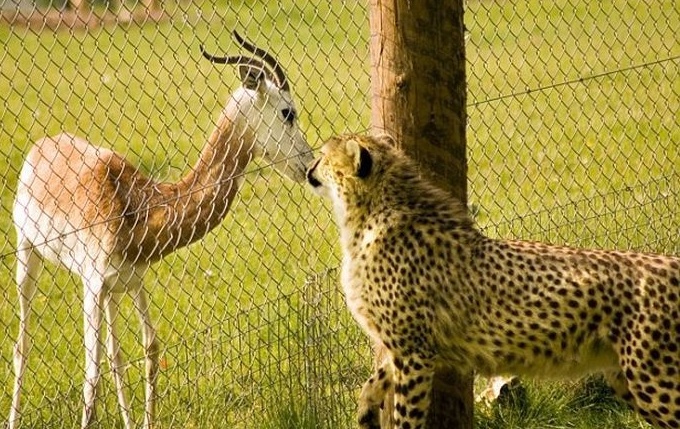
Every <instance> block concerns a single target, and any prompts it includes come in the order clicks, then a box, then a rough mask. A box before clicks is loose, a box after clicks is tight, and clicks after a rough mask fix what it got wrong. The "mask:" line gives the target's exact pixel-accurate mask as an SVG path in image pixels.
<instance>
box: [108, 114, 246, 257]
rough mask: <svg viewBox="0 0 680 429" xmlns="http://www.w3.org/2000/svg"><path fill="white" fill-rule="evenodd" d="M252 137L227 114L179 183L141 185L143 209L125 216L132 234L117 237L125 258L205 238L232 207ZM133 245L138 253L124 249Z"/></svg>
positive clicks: (153, 254) (161, 252)
mask: <svg viewBox="0 0 680 429" xmlns="http://www.w3.org/2000/svg"><path fill="white" fill-rule="evenodd" d="M253 140H254V136H253V135H252V132H251V131H250V130H249V129H248V128H247V127H246V126H245V125H243V124H240V123H238V122H237V121H234V120H233V119H232V118H230V117H229V116H228V115H227V114H226V112H225V113H223V114H222V117H221V118H220V120H219V122H218V124H217V126H216V128H215V130H214V131H213V132H212V134H211V135H210V137H209V139H208V142H207V144H206V145H205V147H204V148H203V150H202V152H201V155H200V157H199V159H198V161H197V163H196V165H195V166H194V168H193V169H192V170H191V171H190V172H189V173H188V174H187V175H186V176H185V177H183V178H182V179H181V180H180V181H179V182H177V183H151V182H149V183H148V186H145V187H143V192H142V193H143V195H140V196H139V197H141V198H143V200H144V201H142V202H141V204H140V205H133V207H134V206H137V207H140V209H139V210H137V211H136V213H133V214H132V216H126V217H125V218H126V219H125V222H126V223H128V222H129V224H128V225H129V226H130V227H131V229H132V231H131V232H132V236H131V237H128V238H123V239H121V240H119V242H118V243H117V245H118V248H119V250H121V251H122V252H127V255H126V256H127V259H130V257H134V258H135V260H137V261H141V260H145V261H149V262H151V261H155V260H158V259H160V258H162V257H163V256H165V255H167V254H169V253H172V252H173V251H175V250H177V249H179V248H182V247H184V246H187V245H188V244H190V243H193V242H194V241H197V240H199V239H201V238H203V237H204V236H205V235H206V234H207V233H208V232H209V231H210V230H212V229H213V228H214V227H216V226H217V225H218V224H219V223H220V222H221V221H222V220H223V219H224V217H225V216H226V214H227V212H228V211H229V208H230V207H231V203H232V202H233V200H234V198H235V196H236V193H237V192H238V189H239V186H240V184H241V182H242V180H243V172H244V170H245V168H246V166H247V165H248V163H249V162H250V160H251V159H252V157H253V150H254V148H253ZM144 207H146V210H145V209H144ZM130 223H131V224H130ZM128 239H129V240H130V241H129V242H128V243H126V242H125V241H126V240H128ZM132 243H135V244H136V245H137V246H136V247H137V249H134V250H136V252H135V251H134V250H133V249H132V248H130V249H127V251H126V249H125V247H126V245H127V246H129V247H133V246H134V245H133V246H130V245H131V244H132Z"/></svg>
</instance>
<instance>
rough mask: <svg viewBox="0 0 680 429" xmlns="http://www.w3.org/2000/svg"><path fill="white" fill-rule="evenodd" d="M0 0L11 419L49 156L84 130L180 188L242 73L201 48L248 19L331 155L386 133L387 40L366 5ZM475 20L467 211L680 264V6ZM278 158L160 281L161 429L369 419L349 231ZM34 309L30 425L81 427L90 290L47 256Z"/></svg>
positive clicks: (584, 5) (485, 6)
mask: <svg viewBox="0 0 680 429" xmlns="http://www.w3.org/2000/svg"><path fill="white" fill-rule="evenodd" d="M0 6H1V8H2V16H3V20H2V22H1V23H0V39H1V40H2V42H3V46H4V47H5V48H4V49H3V50H2V52H0V60H1V62H0V64H1V67H2V69H1V72H0V93H1V94H2V107H1V110H0V111H1V114H0V116H1V118H0V120H1V123H2V127H1V128H0V150H1V151H2V157H1V159H3V161H2V163H1V164H0V175H2V177H4V179H5V180H4V181H3V184H2V185H1V186H2V188H1V189H2V193H1V198H2V206H1V209H0V228H2V232H3V233H4V234H3V235H4V236H5V237H8V239H7V240H6V242H5V243H4V244H3V245H2V247H0V255H1V257H2V259H1V263H0V276H1V278H2V279H4V282H3V283H2V284H3V285H4V286H3V287H4V290H5V293H3V295H2V297H0V321H1V322H0V323H1V324H2V327H3V334H2V336H1V337H0V351H1V355H0V360H1V361H2V362H3V365H0V382H2V383H4V385H5V386H7V387H6V389H5V394H3V395H2V396H1V397H0V410H1V411H2V413H5V414H6V415H9V409H10V407H11V401H12V397H11V393H10V392H11V386H12V384H13V382H14V373H13V370H12V365H13V348H14V343H15V341H16V335H17V332H18V330H19V321H18V317H17V312H18V296H17V292H16V287H15V281H14V275H15V274H14V271H15V266H16V259H17V258H16V256H17V253H16V250H17V248H16V243H15V238H16V234H15V233H14V228H13V226H12V225H13V224H12V216H11V212H12V205H13V201H14V198H15V194H16V189H17V181H18V176H19V170H20V168H21V165H22V163H23V160H24V158H25V156H26V154H27V153H28V151H29V148H30V147H31V145H32V143H33V142H35V141H36V140H38V139H40V138H42V137H43V136H49V135H55V134H57V133H59V132H61V131H68V132H72V133H74V134H76V135H78V136H81V137H83V138H85V139H87V140H88V141H90V142H92V143H93V144H95V145H98V146H101V147H103V148H108V149H113V150H115V151H117V152H118V153H120V154H122V156H124V157H125V158H126V159H127V160H128V161H129V162H130V163H131V164H132V165H134V166H138V168H139V170H140V171H141V172H143V173H145V174H146V175H149V176H150V177H153V178H154V179H156V180H157V181H160V182H176V181H179V180H180V179H181V178H182V177H184V176H185V175H186V174H187V172H188V171H189V170H190V169H191V167H192V166H194V165H196V164H197V162H198V159H199V154H200V153H201V149H202V148H203V147H204V145H205V144H206V142H208V140H209V136H210V133H211V132H212V130H213V128H215V127H216V126H217V125H218V124H219V120H220V119H219V118H220V112H221V110H222V109H223V107H224V105H225V103H226V101H227V99H228V98H229V96H230V94H232V93H234V91H235V90H236V89H237V88H238V87H239V85H240V84H241V82H240V80H239V74H238V70H237V68H236V67H234V66H231V65H215V64H211V63H210V62H208V61H206V60H205V59H203V58H202V56H201V54H200V50H199V45H201V44H202V45H204V46H205V48H206V50H207V51H208V52H211V53H215V54H217V55H222V54H230V55H233V54H239V53H242V54H243V53H247V51H244V49H243V48H242V47H240V46H239V45H238V43H236V42H235V41H234V40H233V38H232V36H231V32H232V30H238V31H239V32H240V33H241V34H242V35H244V36H246V37H247V38H248V39H249V40H252V41H253V42H254V43H255V44H256V45H258V46H260V47H263V48H265V49H267V50H268V51H269V52H271V53H272V54H273V55H274V56H275V57H276V58H277V59H278V60H279V62H280V64H281V65H282V66H283V68H284V69H285V70H286V72H287V75H288V78H289V81H290V84H291V88H292V93H293V97H294V100H295V102H296V104H297V107H298V110H299V117H300V121H301V127H302V128H303V130H304V131H305V134H306V137H307V140H308V142H310V145H311V146H312V147H313V148H317V147H318V145H319V142H320V141H321V140H322V139H323V138H326V137H328V136H330V135H332V134H335V133H340V132H345V131H348V130H351V131H357V130H365V129H368V128H369V123H368V122H369V118H370V114H369V113H370V112H369V110H370V100H369V80H368V79H369V78H368V76H369V64H370V61H369V58H368V39H369V37H370V34H369V32H368V18H367V14H368V5H367V4H365V3H364V2H355V1H342V2H341V1H331V2H323V1H318V0H315V1H311V2H294V1H283V2H279V3H276V4H274V3H271V2H255V1H229V2H209V1H205V2H180V3H174V2H162V3H156V2H145V3H143V4H142V3H139V4H133V3H123V4H119V3H113V2H111V3H105V2H96V3H94V4H91V5H88V4H85V3H84V2H78V1H76V2H74V3H71V4H66V3H63V2H60V3H49V2H41V1H40V0H39V1H38V3H33V2H32V1H30V0H4V1H2V0H0ZM465 22H466V26H467V29H468V32H469V39H468V44H467V49H466V50H467V57H468V62H469V64H468V85H469V93H468V100H469V106H468V115H469V129H468V164H469V167H470V174H469V182H470V202H471V208H472V209H473V211H474V213H475V215H476V217H477V220H478V221H479V223H480V225H481V226H482V227H483V228H484V229H485V231H486V232H487V233H488V234H490V235H494V236H504V237H521V238H530V239H542V240H549V241H553V242H562V243H571V244H576V245H582V246H597V247H621V248H636V249H643V250H653V251H658V252H664V253H676V254H677V253H679V252H678V250H679V248H678V240H677V236H678V230H680V228H679V225H680V215H678V211H677V208H678V206H679V204H678V202H679V201H678V199H679V198H678V189H680V186H678V185H679V184H680V181H679V177H678V176H679V173H678V168H677V165H680V159H679V155H678V144H679V142H680V128H679V127H678V122H679V120H678V111H680V106H679V97H678V94H679V93H680V79H679V78H678V61H679V59H678V58H679V57H680V46H679V43H678V39H677V35H676V31H675V29H677V28H678V26H679V24H680V12H679V11H678V9H677V7H676V5H675V4H674V3H673V2H672V1H659V2H657V3H655V5H654V7H649V6H648V5H647V4H646V3H644V2H633V1H631V2H622V1H621V2H619V1H615V2H587V1H581V0H571V1H566V0H559V1H556V2H539V1H533V0H532V1H530V2H519V1H509V2H492V1H486V0H484V1H469V2H468V3H467V4H466V16H465ZM274 167H275V166H272V165H271V162H268V161H263V160H262V159H259V160H255V161H254V162H252V163H250V164H248V166H247V167H246V168H245V170H244V172H243V173H242V175H241V176H240V177H242V178H243V182H244V183H243V184H242V186H241V189H240V191H239V193H238V194H237V195H236V196H235V197H234V200H233V202H232V204H231V206H230V208H229V210H228V213H226V217H225V219H224V221H222V222H221V224H220V225H218V226H217V227H216V228H215V229H214V230H213V231H212V232H210V233H209V234H207V235H206V236H205V237H204V238H203V239H202V240H201V241H200V242H199V243H196V244H193V245H191V246H188V247H184V248H182V249H179V250H177V251H176V252H173V253H170V254H169V255H167V256H166V257H165V258H164V259H163V260H162V261H160V262H158V263H156V264H154V265H152V266H151V268H150V270H149V272H148V273H147V274H146V276H145V277H144V285H145V289H146V290H147V291H148V294H149V297H150V300H151V318H152V320H153V321H154V323H155V325H156V328H157V331H158V333H157V338H158V341H159V345H160V352H159V366H160V369H159V375H158V395H157V396H158V401H157V412H156V414H157V415H156V420H157V422H158V424H159V425H160V426H161V427H200V428H209V427H327V428H337V427H352V424H351V421H352V420H353V414H354V409H355V398H356V394H357V389H358V387H359V386H360V384H361V383H362V382H363V380H364V379H365V376H366V375H367V373H368V370H369V368H370V365H371V358H370V348H369V344H368V341H367V340H366V338H365V337H364V335H363V334H362V333H361V332H359V330H358V329H357V327H356V326H355V324H354V323H353V321H352V320H351V317H350V316H349V315H348V312H347V311H346V310H345V308H344V303H343V299H342V296H341V293H340V291H339V288H338V277H339V276H338V262H339V261H338V254H337V248H336V240H337V233H336V230H335V226H334V225H333V220H332V218H331V215H330V213H329V208H328V206H327V205H326V204H325V203H324V202H322V201H320V200H318V199H317V198H316V197H314V196H313V195H312V194H311V192H309V191H307V190H305V189H304V187H303V186H300V185H298V184H295V183H293V182H291V181H289V180H287V179H286V178H284V177H282V175H281V174H279V173H278V172H277V170H276V168H274ZM65 168H67V167H65ZM59 173H60V174H65V170H64V169H62V170H61V171H60V172H59ZM43 188H44V186H43ZM72 209H73V207H72V206H70V207H69V208H66V210H72ZM32 308H33V311H32V318H31V320H30V324H29V330H28V335H29V337H30V338H31V340H32V347H31V348H30V353H28V361H27V365H26V372H25V377H24V380H23V389H22V392H23V395H22V401H21V404H22V413H21V415H22V425H23V427H64V426H67V427H74V426H78V425H79V424H80V420H81V413H82V403H83V393H82V391H83V387H82V385H83V377H84V355H85V350H84V346H83V286H82V283H81V279H80V278H79V277H78V276H77V275H73V274H69V273H68V272H67V270H64V269H62V268H59V267H57V266H56V265H53V264H49V263H48V264H46V266H45V269H44V271H43V272H42V273H41V275H40V276H39V278H38V291H37V293H36V296H35V297H34V299H33V307H32ZM117 322H118V323H117V324H118V326H119V334H120V342H121V349H122V351H123V354H124V356H125V359H124V360H125V362H126V369H127V371H126V375H125V379H124V384H125V387H124V389H125V391H126V393H127V395H128V396H129V398H130V402H131V408H132V418H133V420H134V421H135V422H136V423H137V424H140V423H141V422H142V420H143V416H144V405H143V404H144V366H145V361H144V351H143V349H142V346H141V345H140V344H141V334H140V327H139V326H140V324H139V321H138V316H137V314H136V311H135V309H134V306H133V304H132V299H130V298H129V297H127V298H124V299H123V300H122V303H121V311H120V315H119V317H118V320H117ZM97 402H98V403H97V415H96V418H97V422H98V424H97V425H96V426H99V427H107V428H108V427H121V426H122V424H123V421H122V418H121V413H120V412H119V410H118V406H117V398H116V388H115V386H114V383H113V382H112V377H111V370H110V368H109V366H108V364H107V363H106V361H105V359H104V360H103V361H102V377H101V382H100V389H99V394H98V396H97ZM3 418H5V417H4V416H3Z"/></svg>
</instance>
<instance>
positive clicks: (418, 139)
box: [370, 0, 473, 429]
mask: <svg viewBox="0 0 680 429" xmlns="http://www.w3.org/2000/svg"><path fill="white" fill-rule="evenodd" d="M370 4H371V8H370V26H371V41H370V43H371V46H370V48H371V63H372V67H371V86H372V88H371V90H372V91H371V95H372V97H371V103H372V118H371V120H372V126H373V131H374V132H387V133H389V134H390V135H392V136H393V137H394V138H395V139H396V140H397V141H398V142H399V143H400V144H401V145H402V147H403V149H404V150H405V151H406V152H407V153H408V154H409V155H410V156H412V157H413V158H415V159H416V160H417V161H418V162H419V163H420V165H421V166H422V171H423V172H424V173H425V174H428V175H429V176H430V178H431V179H432V180H434V181H435V183H437V184H438V185H439V186H440V187H442V188H444V189H447V190H448V191H450V193H451V194H452V195H453V196H455V197H456V198H458V199H460V200H461V201H462V202H464V203H466V202H467V161H466V157H465V126H466V113H465V104H466V87H465V42H464V24H463V2H462V0H371V3H370ZM384 355H385V350H376V360H377V361H378V362H380V361H381V360H382V359H383V357H384ZM393 402H394V401H393V399H392V396H391V395H390V396H389V397H388V399H387V400H386V401H385V407H384V410H383V411H384V412H383V420H382V427H383V428H392V427H393V423H392V405H393ZM472 410H473V395H472V374H458V373H457V372H456V371H455V369H450V370H446V371H438V372H437V374H436V375H435V382H434V395H433V402H432V406H431V407H430V412H429V418H428V428H430V429H435V428H436V429H439V428H447V429H449V428H450V429H454V428H460V429H469V428H472Z"/></svg>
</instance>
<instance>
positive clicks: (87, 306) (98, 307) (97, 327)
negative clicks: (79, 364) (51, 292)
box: [82, 275, 105, 428]
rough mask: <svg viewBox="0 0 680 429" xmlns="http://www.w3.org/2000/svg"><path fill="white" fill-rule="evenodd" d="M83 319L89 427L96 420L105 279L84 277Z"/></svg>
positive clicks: (85, 418)
mask: <svg viewBox="0 0 680 429" xmlns="http://www.w3.org/2000/svg"><path fill="white" fill-rule="evenodd" d="M83 283H84V286H85V293H84V296H83V313H84V315H83V321H84V327H83V329H84V337H85V341H84V342H85V384H84V387H83V399H84V401H85V403H84V406H83V420H82V427H83V428H87V427H89V426H90V425H91V424H92V423H93V422H94V420H95V399H96V396H97V386H98V385H99V376H100V373H101V368H100V363H101V362H100V359H101V331H102V323H101V322H102V304H103V295H104V293H105V291H104V279H103V278H102V277H101V276H97V275H93V276H91V277H90V278H83Z"/></svg>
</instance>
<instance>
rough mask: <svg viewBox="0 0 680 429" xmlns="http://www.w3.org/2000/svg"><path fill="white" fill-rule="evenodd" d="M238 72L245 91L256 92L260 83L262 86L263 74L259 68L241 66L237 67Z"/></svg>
mask: <svg viewBox="0 0 680 429" xmlns="http://www.w3.org/2000/svg"><path fill="white" fill-rule="evenodd" d="M238 72H239V74H240V75H241V82H242V83H243V86H244V87H245V88H246V89H252V90H256V89H257V88H258V87H259V85H260V84H261V83H262V84H264V78H265V74H264V70H262V69H261V68H258V67H253V66H249V65H247V64H241V65H239V66H238Z"/></svg>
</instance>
